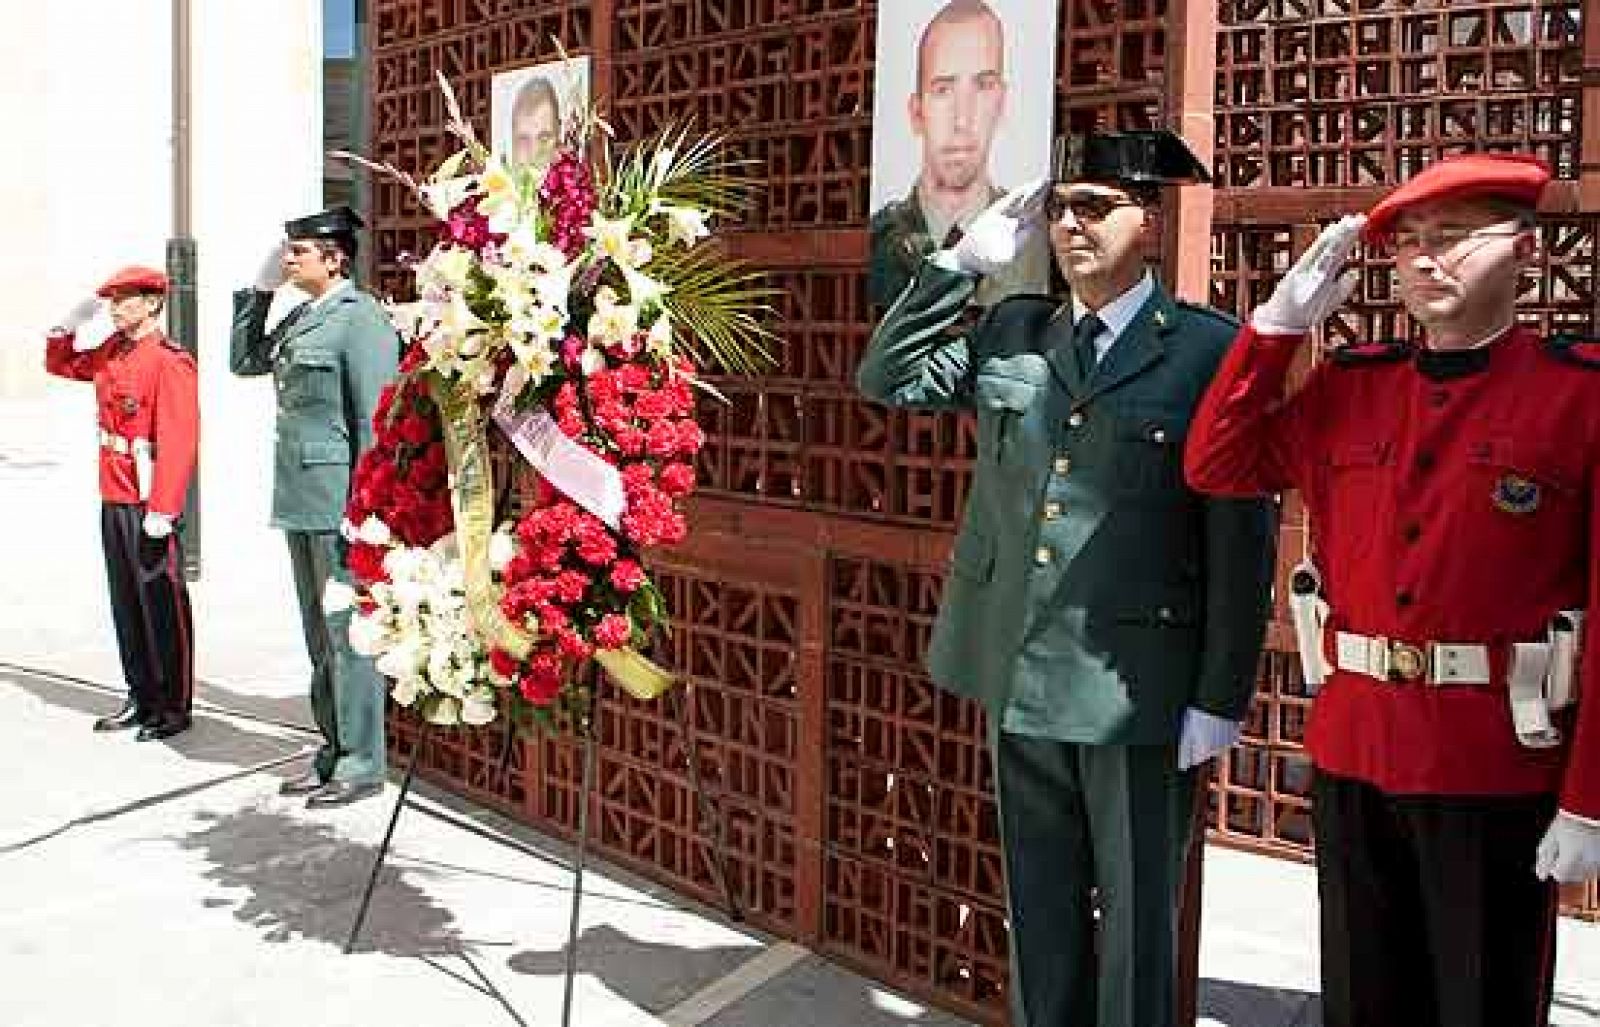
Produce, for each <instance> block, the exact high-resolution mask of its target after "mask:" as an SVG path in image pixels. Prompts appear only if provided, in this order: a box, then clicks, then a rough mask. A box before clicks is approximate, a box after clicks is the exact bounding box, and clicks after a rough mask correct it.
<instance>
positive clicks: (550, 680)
mask: <svg viewBox="0 0 1600 1027" xmlns="http://www.w3.org/2000/svg"><path fill="white" fill-rule="evenodd" d="M517 691H518V692H520V693H522V697H523V698H524V699H526V700H528V701H529V702H531V703H533V704H535V705H537V706H548V705H550V704H551V703H552V702H554V701H555V699H556V696H558V695H560V694H561V657H559V656H557V655H556V654H555V653H552V652H541V653H538V654H536V655H534V656H533V657H532V658H531V659H529V660H528V668H527V669H526V670H525V671H523V672H522V677H520V678H518V679H517Z"/></svg>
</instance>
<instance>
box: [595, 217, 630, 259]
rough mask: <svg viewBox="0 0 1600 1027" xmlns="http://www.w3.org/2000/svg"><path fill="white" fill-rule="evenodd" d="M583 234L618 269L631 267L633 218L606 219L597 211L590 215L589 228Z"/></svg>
mask: <svg viewBox="0 0 1600 1027" xmlns="http://www.w3.org/2000/svg"><path fill="white" fill-rule="evenodd" d="M583 234H584V235H586V236H588V237H589V238H591V239H593V240H594V241H595V245H596V246H598V247H599V249H600V252H601V253H603V254H604V255H605V256H606V257H608V258H610V260H611V261H612V263H614V264H616V265H617V266H618V267H630V266H631V264H630V258H631V257H632V253H633V246H632V245H631V243H632V239H631V236H632V234H633V218H631V217H625V218H616V219H612V218H605V217H601V216H600V212H599V211H595V212H594V213H593V214H590V215H589V227H588V228H585V229H584V230H583Z"/></svg>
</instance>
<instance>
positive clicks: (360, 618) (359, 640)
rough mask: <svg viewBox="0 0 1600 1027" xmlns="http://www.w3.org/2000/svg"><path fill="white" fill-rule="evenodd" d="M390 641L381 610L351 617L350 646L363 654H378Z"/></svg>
mask: <svg viewBox="0 0 1600 1027" xmlns="http://www.w3.org/2000/svg"><path fill="white" fill-rule="evenodd" d="M388 641H389V630H388V628H387V627H386V626H385V625H384V622H383V614H382V612H381V611H379V612H374V613H372V614H357V615H356V616H354V617H352V618H350V648H351V649H354V650H355V651H356V652H357V653H359V654H360V655H362V656H377V655H378V654H379V653H381V652H383V651H384V649H385V648H386V646H387V643H388Z"/></svg>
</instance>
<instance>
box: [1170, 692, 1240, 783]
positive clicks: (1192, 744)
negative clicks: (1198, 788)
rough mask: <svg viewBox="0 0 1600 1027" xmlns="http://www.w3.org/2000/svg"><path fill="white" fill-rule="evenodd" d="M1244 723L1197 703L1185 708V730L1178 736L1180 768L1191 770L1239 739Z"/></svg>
mask: <svg viewBox="0 0 1600 1027" xmlns="http://www.w3.org/2000/svg"><path fill="white" fill-rule="evenodd" d="M1241 728H1242V725H1241V724H1240V723H1239V721H1237V720H1225V719H1224V718H1222V717H1218V716H1214V715H1213V714H1210V713H1207V712H1206V711H1205V710H1197V709H1195V708H1194V707H1193V706H1191V707H1189V708H1188V709H1187V710H1184V711H1183V733H1182V734H1181V735H1180V736H1179V738H1178V769H1179V770H1188V769H1189V768H1190V767H1197V766H1199V765H1200V764H1202V763H1204V762H1205V761H1206V760H1208V759H1210V758H1211V757H1213V756H1215V755H1216V754H1217V753H1219V752H1222V751H1223V750H1224V749H1226V748H1228V747H1229V746H1231V745H1232V744H1233V743H1235V742H1237V741H1238V740H1239V731H1240V730H1241Z"/></svg>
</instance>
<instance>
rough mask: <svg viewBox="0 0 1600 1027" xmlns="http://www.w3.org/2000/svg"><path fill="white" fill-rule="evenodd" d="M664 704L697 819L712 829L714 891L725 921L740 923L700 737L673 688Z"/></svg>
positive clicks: (724, 839)
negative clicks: (679, 735) (679, 738)
mask: <svg viewBox="0 0 1600 1027" xmlns="http://www.w3.org/2000/svg"><path fill="white" fill-rule="evenodd" d="M686 687H687V686H686ZM667 701H668V702H670V703H671V704H672V715H673V716H674V717H675V718H677V721H678V730H679V731H681V732H683V741H684V759H685V760H686V761H687V762H688V764H689V787H690V788H693V789H694V798H695V802H696V804H697V805H698V806H699V807H700V816H701V817H703V818H704V819H705V821H706V822H707V823H709V824H710V825H711V846H712V849H711V870H712V873H714V874H715V875H716V877H717V887H718V888H720V889H721V890H722V901H723V904H724V906H725V907H726V909H725V911H726V912H727V914H728V919H729V920H732V921H733V922H734V923H739V922H740V921H742V920H743V919H744V911H743V910H742V909H740V908H739V897H738V895H737V894H736V893H735V892H734V888H733V875H731V874H730V873H728V834H727V821H726V820H725V819H724V818H723V816H722V809H721V807H719V806H718V805H716V804H715V803H713V802H712V801H711V796H710V795H708V794H706V790H705V785H704V784H703V783H702V782H701V780H700V742H699V737H698V736H697V735H696V734H695V732H694V730H693V727H692V725H691V724H690V723H689V718H688V716H687V715H686V714H685V712H684V703H683V696H681V695H679V694H678V689H676V688H674V689H672V690H671V691H669V692H668V693H667Z"/></svg>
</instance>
